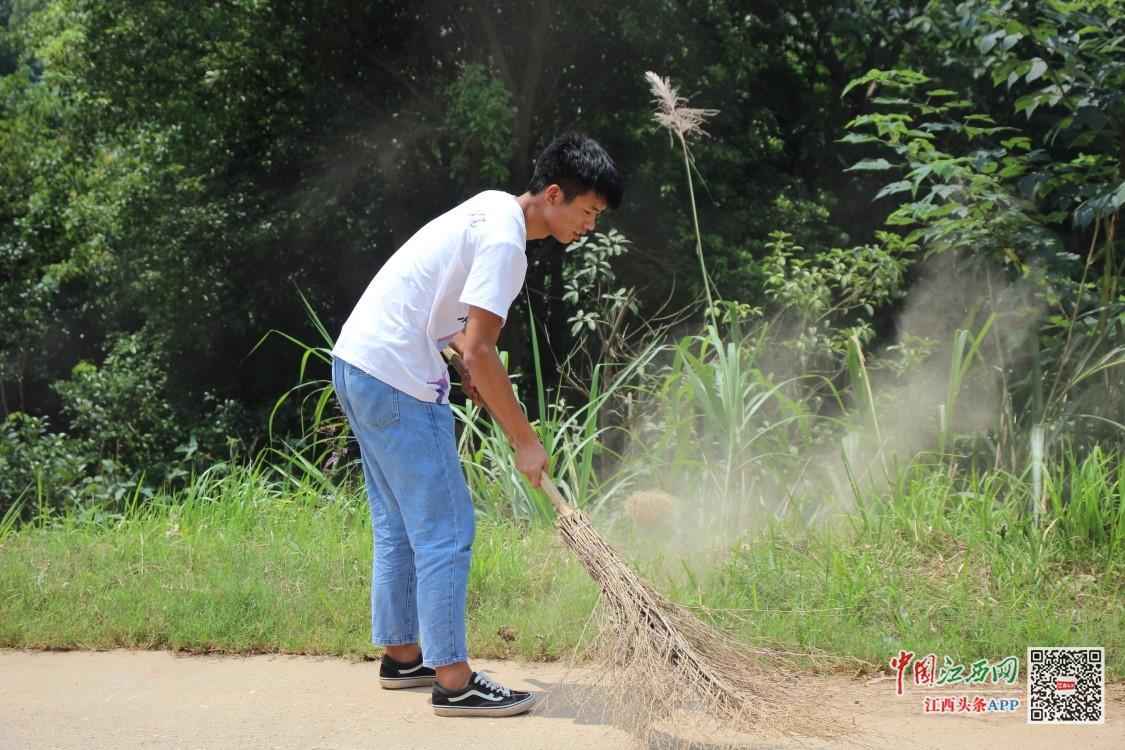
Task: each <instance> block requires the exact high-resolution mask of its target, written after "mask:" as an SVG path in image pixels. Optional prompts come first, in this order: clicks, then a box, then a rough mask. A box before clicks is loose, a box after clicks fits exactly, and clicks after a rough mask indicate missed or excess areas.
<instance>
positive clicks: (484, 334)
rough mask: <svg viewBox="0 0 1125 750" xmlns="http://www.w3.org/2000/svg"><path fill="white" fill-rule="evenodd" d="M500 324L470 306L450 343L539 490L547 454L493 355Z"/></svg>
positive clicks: (522, 468) (495, 317) (519, 464)
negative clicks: (459, 328) (460, 333)
mask: <svg viewBox="0 0 1125 750" xmlns="http://www.w3.org/2000/svg"><path fill="white" fill-rule="evenodd" d="M502 326H503V321H502V320H501V319H500V316H498V315H495V314H493V313H490V312H489V311H487V310H484V309H482V308H479V307H473V306H471V305H470V306H469V321H468V322H467V323H466V324H465V331H464V333H463V334H462V335H458V336H457V337H455V338H454V340H453V341H451V342H450V345H451V346H452V347H453V349H454V350H456V351H459V352H460V354H461V357H462V358H463V359H464V360H465V366H466V367H467V368H468V370H469V373H470V375H471V378H472V385H473V387H474V388H475V390H476V392H477V393H479V394H480V397H481V399H482V400H483V401H484V402H485V403H486V404H488V410H489V412H491V413H492V418H493V419H495V420H496V421H497V422H499V423H500V426H501V427H502V428H503V429H504V432H505V433H507V435H508V440H509V441H510V442H511V443H512V446H513V447H514V448H515V450H516V468H517V469H519V470H520V472H521V473H523V474H524V475H525V476H526V477H527V478H528V481H530V482H531V486H532V487H535V488H536V489H538V487H539V474H540V472H543V471H546V470H547V467H548V461H549V459H548V458H547V451H545V450H544V449H543V444H542V443H540V442H539V436H538V435H536V434H535V430H533V429H532V428H531V423H530V422H528V421H527V415H525V414H524V413H523V409H521V408H520V405H519V402H518V401H516V396H515V394H514V393H512V385H511V383H510V382H509V381H508V371H507V370H505V369H504V363H503V362H501V361H500V355H499V354H497V352H496V342H497V341H498V340H499V339H500V328H501V327H502Z"/></svg>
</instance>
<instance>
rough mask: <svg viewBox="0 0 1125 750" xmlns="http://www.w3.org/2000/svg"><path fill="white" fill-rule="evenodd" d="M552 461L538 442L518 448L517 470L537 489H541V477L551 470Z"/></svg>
mask: <svg viewBox="0 0 1125 750" xmlns="http://www.w3.org/2000/svg"><path fill="white" fill-rule="evenodd" d="M550 461H551V460H550V459H549V458H548V457H547V451H546V450H544V449H543V444H542V443H541V442H539V441H538V440H536V441H534V442H527V443H520V444H519V445H517V446H516V468H517V469H519V471H520V473H521V474H523V475H524V476H525V477H527V481H529V482H531V486H532V487H534V488H535V489H539V479H540V475H541V474H542V473H543V472H544V471H547V470H548V469H549V468H550V466H549V464H550Z"/></svg>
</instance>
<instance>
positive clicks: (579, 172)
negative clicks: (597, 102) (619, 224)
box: [527, 132, 625, 208]
mask: <svg viewBox="0 0 1125 750" xmlns="http://www.w3.org/2000/svg"><path fill="white" fill-rule="evenodd" d="M551 184H555V185H558V186H559V187H561V188H562V189H563V193H564V194H565V195H566V201H567V202H568V203H569V202H570V201H572V200H574V198H576V197H577V196H579V195H581V194H582V193H585V192H588V191H590V190H593V191H594V192H595V193H597V194H598V195H600V196H601V197H602V198H604V199H605V202H606V204H607V205H609V207H610V208H617V207H618V206H620V205H621V199H622V197H624V195H625V185H624V181H623V180H622V179H621V173H620V172H619V171H618V170H617V165H616V164H614V163H613V159H611V158H609V154H607V153H606V151H605V149H604V148H602V144H600V143H598V142H597V141H595V140H594V139H593V138H591V137H590V136H588V135H584V134H582V133H573V132H571V133H563V134H562V135H560V136H558V137H556V138H555V140H553V141H551V145H549V146H547V148H545V149H543V153H542V154H540V155H539V158H538V159H536V160H535V174H533V175H532V177H531V182H530V183H529V184H528V186H527V189H528V190H530V191H531V193H532V194H533V195H534V194H536V193H538V192H540V191H541V190H543V189H545V188H546V187H547V186H548V185H551Z"/></svg>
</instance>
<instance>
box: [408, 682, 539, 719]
mask: <svg viewBox="0 0 1125 750" xmlns="http://www.w3.org/2000/svg"><path fill="white" fill-rule="evenodd" d="M430 703H432V704H433V706H434V713H435V714H437V715H438V716H515V715H516V714H522V713H523V712H524V711H529V710H531V707H532V705H534V703H535V696H534V695H532V694H531V693H525V692H523V691H521V690H509V689H508V688H506V687H504V686H503V685H500V684H499V683H496V682H493V681H492V680H490V679H489V678H488V677H487V676H485V675H483V674H481V673H480V672H473V676H472V677H470V678H469V684H468V685H466V686H465V687H463V688H461V689H460V690H446V689H445V688H443V687H442V686H441V685H439V684H438V683H436V682H435V683H434V693H433V697H432V698H431V699H430Z"/></svg>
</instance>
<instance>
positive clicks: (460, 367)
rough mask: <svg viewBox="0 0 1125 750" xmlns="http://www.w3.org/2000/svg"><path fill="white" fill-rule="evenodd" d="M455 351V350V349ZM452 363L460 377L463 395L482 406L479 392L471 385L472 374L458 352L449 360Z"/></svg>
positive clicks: (482, 402)
mask: <svg viewBox="0 0 1125 750" xmlns="http://www.w3.org/2000/svg"><path fill="white" fill-rule="evenodd" d="M455 351H456V350H455ZM449 361H450V362H451V363H452V364H453V369H454V370H456V371H457V375H458V377H460V378H461V390H462V391H464V392H465V395H466V396H468V397H469V399H470V400H471V401H472V402H473V403H474V404H476V405H477V406H484V401H483V400H482V399H481V396H480V392H479V391H478V390H477V387H476V386H475V385H473V374H472V373H471V372H469V366H468V365H467V364H465V360H464V359H462V357H461V355H460V354H457V355H456V356H454V357H452V358H451V359H450V360H449Z"/></svg>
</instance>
